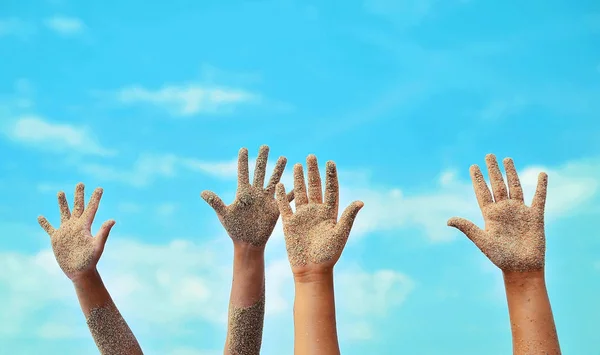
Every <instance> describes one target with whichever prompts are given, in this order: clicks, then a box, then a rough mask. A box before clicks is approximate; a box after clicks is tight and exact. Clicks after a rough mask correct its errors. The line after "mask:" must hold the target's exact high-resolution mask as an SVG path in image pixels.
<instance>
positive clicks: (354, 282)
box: [336, 269, 415, 317]
mask: <svg viewBox="0 0 600 355" xmlns="http://www.w3.org/2000/svg"><path fill="white" fill-rule="evenodd" d="M336 287H337V288H339V289H340V290H343V291H341V292H339V293H338V294H339V299H338V300H336V302H337V303H338V304H339V305H340V306H341V307H343V308H344V309H345V310H346V312H347V313H348V314H350V315H353V316H358V317H372V316H377V317H384V316H385V315H386V314H388V312H389V311H390V310H391V309H392V308H393V307H396V306H399V305H401V304H402V303H403V302H404V301H405V300H406V297H407V296H408V295H409V294H410V293H411V292H412V291H413V290H414V288H415V283H414V281H413V280H412V279H411V278H410V277H408V276H407V275H404V274H402V273H400V272H397V271H393V270H378V271H376V272H374V273H368V272H365V271H362V270H353V269H349V270H346V272H345V273H342V274H340V275H339V276H337V277H336Z"/></svg>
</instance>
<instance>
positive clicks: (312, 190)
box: [306, 154, 323, 203]
mask: <svg viewBox="0 0 600 355" xmlns="http://www.w3.org/2000/svg"><path fill="white" fill-rule="evenodd" d="M306 167H307V169H308V201H309V202H311V203H323V187H322V186H321V176H319V165H318V163H317V157H316V156H315V155H314V154H311V155H309V156H308V158H306Z"/></svg>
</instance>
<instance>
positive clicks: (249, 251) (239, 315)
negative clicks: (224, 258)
mask: <svg viewBox="0 0 600 355" xmlns="http://www.w3.org/2000/svg"><path fill="white" fill-rule="evenodd" d="M264 316H265V254H264V248H256V247H252V246H248V245H243V244H234V257H233V281H232V285H231V297H230V302H229V322H228V327H227V338H226V341H225V351H224V353H225V354H226V355H228V354H230V355H238V354H240V355H258V354H259V353H260V347H261V343H262V333H263V323H264Z"/></svg>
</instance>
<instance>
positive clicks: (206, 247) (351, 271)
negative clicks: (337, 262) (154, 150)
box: [0, 236, 412, 338]
mask: <svg viewBox="0 0 600 355" xmlns="http://www.w3.org/2000/svg"><path fill="white" fill-rule="evenodd" d="M227 239H228V238H227V237H226V236H221V237H220V238H219V242H209V243H205V244H202V245H200V244H196V243H192V242H187V241H183V240H176V241H172V242H171V243H169V244H164V245H151V244H146V243H142V242H137V241H133V240H131V239H123V238H119V236H111V240H112V242H111V243H109V244H108V245H107V248H106V250H105V253H104V255H103V258H102V265H101V271H102V275H103V278H104V279H105V283H106V285H107V288H108V289H109V290H110V292H111V295H112V296H113V298H114V299H115V302H116V303H117V304H118V305H119V307H120V308H121V310H122V311H123V312H124V313H126V314H128V315H129V318H128V322H129V323H130V324H131V325H132V327H133V328H135V329H136V333H137V334H138V335H144V334H153V333H157V332H161V333H167V334H177V333H179V332H181V331H182V330H183V329H184V327H185V326H186V324H187V322H188V321H195V320H198V319H203V320H206V321H208V322H210V323H212V324H213V325H215V326H216V327H219V328H223V327H224V326H225V324H226V321H227V318H226V314H227V296H228V293H229V292H228V291H229V287H230V285H229V284H228V283H227V282H223V280H224V279H229V278H230V277H231V265H230V263H229V262H228V259H229V258H227V257H225V254H227V253H226V252H224V249H226V248H223V246H224V243H227V244H229V243H230V242H229V241H228V240H227ZM279 250H280V252H279V253H280V255H278V258H277V259H276V260H275V261H270V260H268V262H267V265H266V269H267V279H268V280H269V288H268V292H269V295H268V296H269V300H270V301H269V303H268V307H269V310H268V311H267V317H278V316H285V315H286V314H289V312H286V311H288V310H290V309H291V303H289V302H287V301H286V300H288V299H290V298H289V297H287V296H288V294H289V293H290V292H291V293H293V279H292V274H291V270H290V269H289V263H288V262H287V259H286V257H285V249H284V248H280V249H279ZM0 266H1V267H0V282H2V283H3V284H6V285H7V287H6V288H4V289H2V290H0V301H2V302H3V304H4V305H6V306H7V309H10V311H8V312H5V313H2V314H0V320H8V319H11V320H12V321H11V322H2V324H3V326H0V338H1V337H3V336H15V335H26V334H29V333H30V332H36V333H38V334H44V336H46V337H52V338H56V337H59V338H64V337H73V336H76V334H77V333H80V332H74V331H75V330H77V329H80V330H81V329H82V328H81V327H80V324H79V319H78V318H77V317H76V316H77V315H78V314H79V312H80V310H79V308H78V306H77V301H76V297H75V294H74V293H73V290H72V288H69V287H62V286H61V285H63V286H68V285H67V284H68V282H69V281H68V279H67V278H66V277H65V276H64V275H63V274H62V272H61V270H60V269H59V267H58V265H57V263H56V261H55V260H54V256H53V254H52V251H51V250H44V251H41V252H39V253H38V254H35V255H25V254H18V253H6V252H3V253H0ZM115 266H116V267H115ZM273 271H275V273H274V272H273ZM15 275H18V277H16V276H15ZM337 275H339V280H338V281H336V288H337V289H339V290H340V292H339V295H343V297H342V298H343V299H344V300H345V302H340V308H339V311H340V317H342V318H343V319H344V320H346V319H348V320H351V321H352V322H365V321H366V322H368V320H369V319H371V318H372V317H381V316H382V314H381V312H384V313H385V312H387V311H389V310H391V309H392V308H394V307H398V306H399V305H400V304H401V303H402V302H403V300H404V299H405V298H406V296H407V295H408V294H409V293H410V292H412V281H411V280H410V278H408V276H406V275H403V274H401V273H399V272H396V271H388V270H376V271H375V272H373V273H370V272H366V271H364V270H362V269H360V268H343V267H342V268H341V269H340V270H339V271H338V272H337ZM353 275H358V279H357V280H358V284H359V285H360V287H356V285H357V284H356V282H351V280H352V279H353ZM274 276H279V277H274ZM336 279H337V278H336ZM277 280H279V282H278V281H277ZM46 289H47V290H50V292H46V291H44V292H42V290H46ZM22 294H28V295H31V297H27V299H26V300H25V299H23V298H22V297H21V295H22ZM271 296H272V297H271ZM282 300H283V303H282ZM365 300H367V301H370V300H376V301H377V302H366V303H367V304H365V302H364V301H365ZM353 301H361V302H362V304H363V305H362V306H361V307H360V308H359V309H357V308H356V304H355V303H354V302H353ZM375 303H376V304H375ZM156 304H161V305H163V307H158V308H157V307H155V306H154V305H156ZM368 304H370V305H368ZM41 309H42V310H45V311H46V310H47V311H50V313H51V314H50V315H49V317H50V318H49V319H57V320H58V319H60V320H61V322H60V327H59V328H58V329H56V330H55V331H49V329H48V327H49V325H48V324H41V325H40V324H38V320H37V319H36V316H37V315H38V313H39V311H40V310H41ZM148 309H153V311H152V312H148ZM52 310H55V311H54V312H52ZM71 316H73V317H71ZM83 331H85V330H83Z"/></svg>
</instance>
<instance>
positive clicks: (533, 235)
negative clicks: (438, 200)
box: [448, 154, 548, 271]
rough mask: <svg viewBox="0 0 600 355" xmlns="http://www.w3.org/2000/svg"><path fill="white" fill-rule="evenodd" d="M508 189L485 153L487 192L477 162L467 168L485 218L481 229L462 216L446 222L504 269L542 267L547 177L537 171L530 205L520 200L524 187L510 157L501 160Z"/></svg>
mask: <svg viewBox="0 0 600 355" xmlns="http://www.w3.org/2000/svg"><path fill="white" fill-rule="evenodd" d="M503 163H504V169H505V170H506V178H507V183H508V189H507V187H506V185H505V183H504V179H503V177H502V173H501V172H500V168H499V166H498V162H497V161H496V157H495V156H494V155H492V154H489V155H487V156H486V165H487V168H488V173H489V176H490V183H491V186H492V192H493V195H492V192H490V190H489V188H488V186H487V184H486V182H485V179H484V178H483V175H482V173H481V170H480V169H479V167H478V166H477V165H473V166H471V168H470V173H471V180H472V181H473V188H474V190H475V195H476V197H477V202H478V203H479V207H480V208H481V211H482V214H483V218H484V221H485V229H484V230H482V229H480V228H479V227H477V226H476V225H475V224H473V223H472V222H471V221H468V220H466V219H463V218H457V217H454V218H451V219H450V220H449V221H448V225H449V226H452V227H455V228H457V229H459V230H460V231H462V232H463V233H464V234H465V235H466V236H467V237H468V238H469V239H471V241H473V243H475V245H476V246H477V247H478V248H479V249H480V250H481V251H482V252H483V253H484V254H485V255H486V256H487V257H488V258H489V259H490V260H491V261H492V262H493V263H494V264H495V265H496V266H498V267H499V268H500V269H501V270H503V271H532V270H540V269H543V267H544V257H545V251H546V239H545V236H544V208H545V203H546V190H547V185H548V176H547V175H546V174H545V173H540V175H539V177H538V185H537V189H536V192H535V196H534V198H533V202H532V204H531V207H528V206H526V205H525V203H524V201H523V189H522V188H521V183H520V182H519V177H518V175H517V172H516V169H515V166H514V163H513V161H512V159H509V158H507V159H504V161H503Z"/></svg>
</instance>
